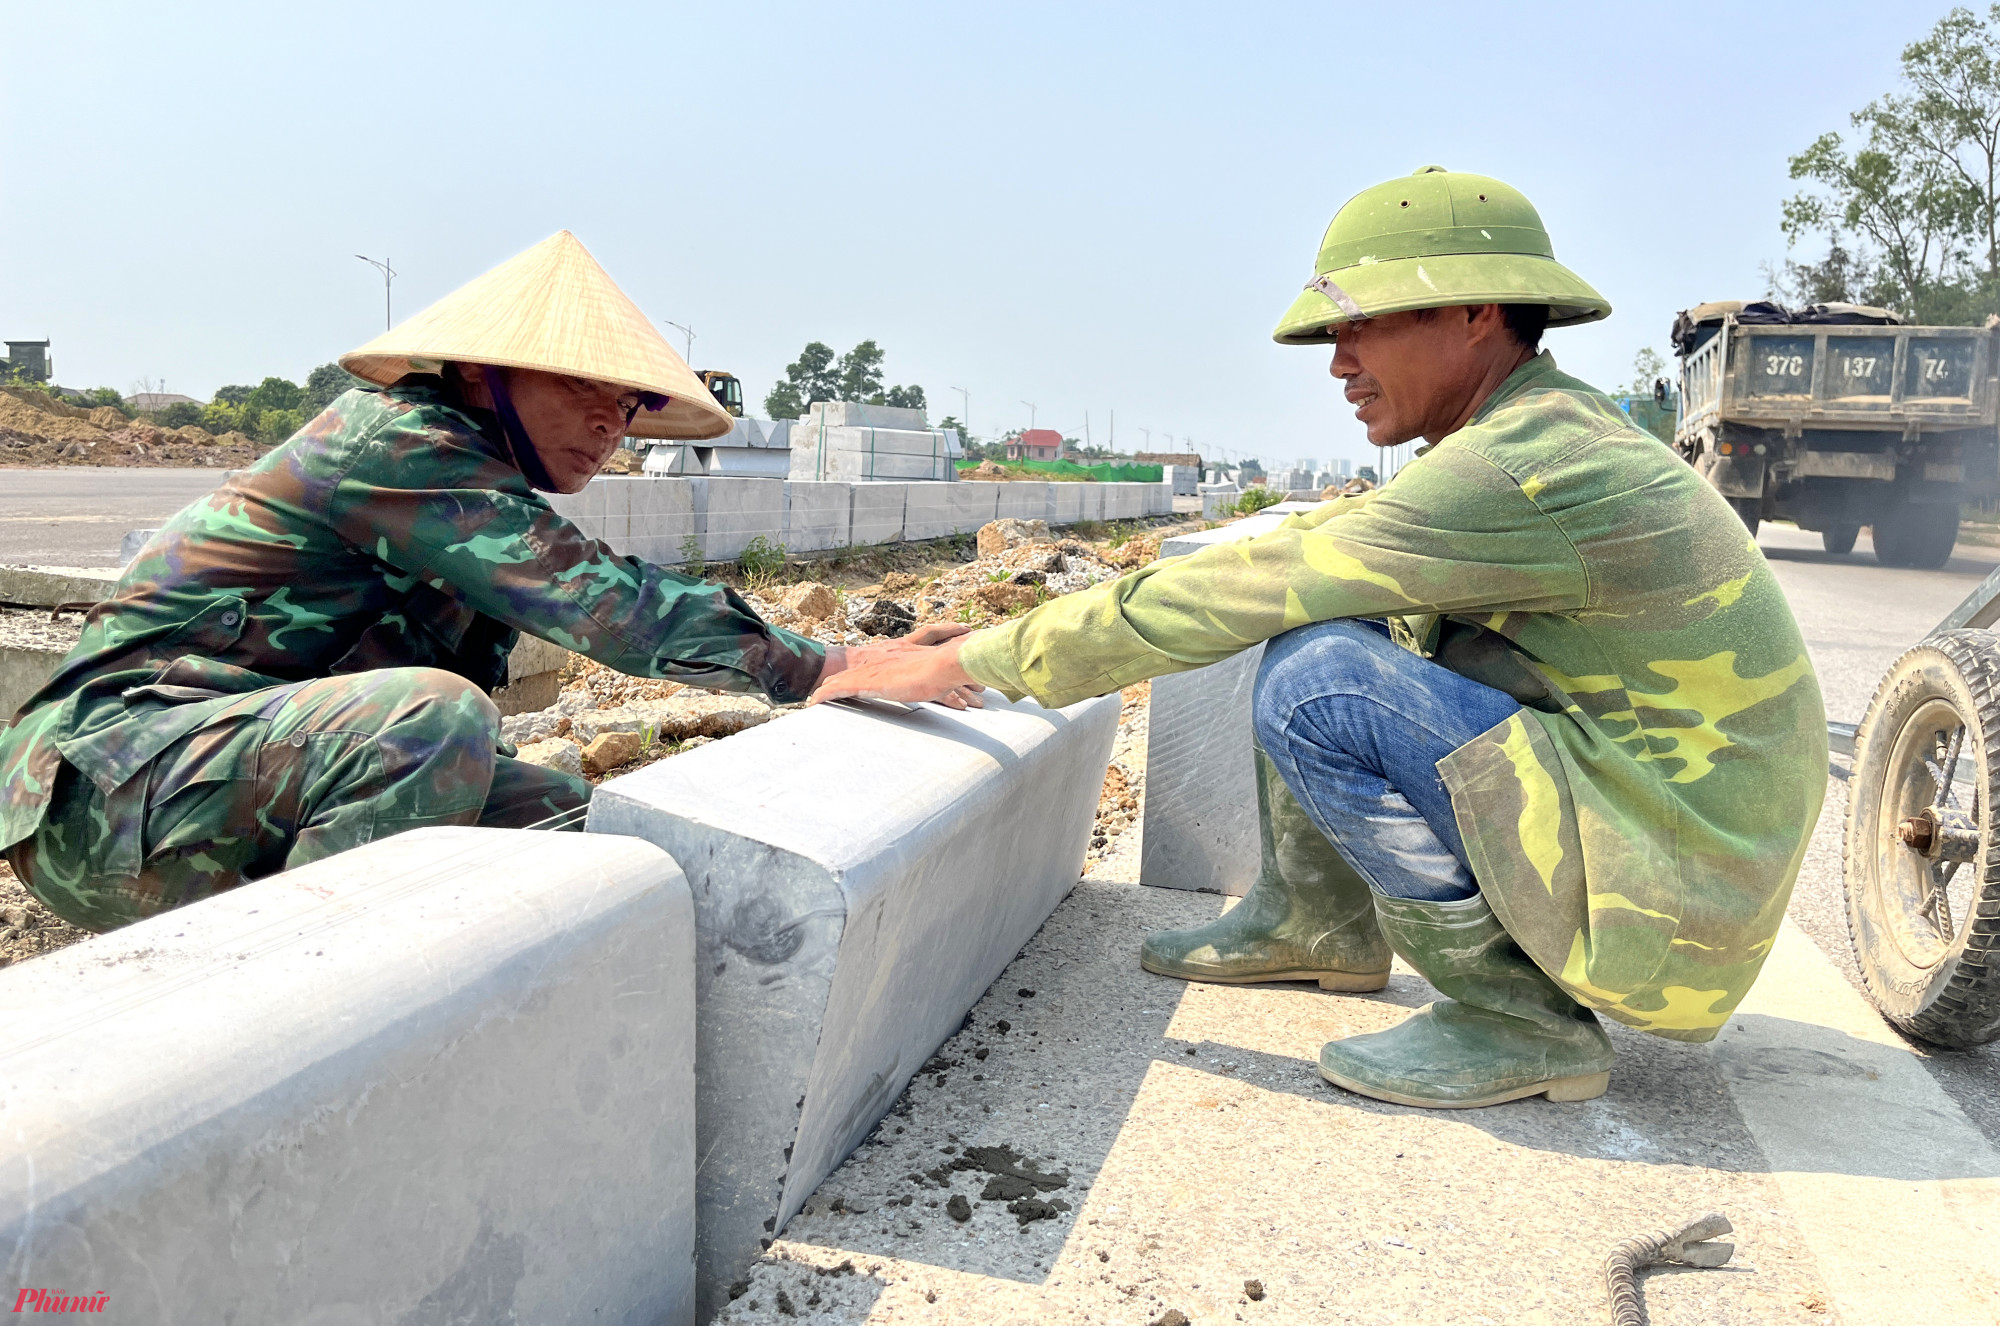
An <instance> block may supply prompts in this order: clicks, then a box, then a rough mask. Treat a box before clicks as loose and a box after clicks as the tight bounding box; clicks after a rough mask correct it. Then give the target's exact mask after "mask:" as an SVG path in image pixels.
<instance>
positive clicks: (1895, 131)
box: [1774, 4, 2000, 323]
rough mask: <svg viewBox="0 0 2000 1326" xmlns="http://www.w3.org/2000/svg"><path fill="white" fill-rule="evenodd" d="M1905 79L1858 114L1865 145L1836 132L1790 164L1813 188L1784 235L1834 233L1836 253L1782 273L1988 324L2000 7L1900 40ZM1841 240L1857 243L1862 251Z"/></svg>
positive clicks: (1997, 171)
mask: <svg viewBox="0 0 2000 1326" xmlns="http://www.w3.org/2000/svg"><path fill="white" fill-rule="evenodd" d="M1902 78H1903V82H1904V84H1905V86H1906V90H1905V91H1902V92H1897V93H1891V94H1889V95H1886V96H1882V97H1878V98H1877V99H1875V100H1874V101H1871V102H1869V103H1868V104H1867V105H1866V106H1864V107H1862V108H1861V109H1860V110H1858V111H1856V112H1854V114H1853V115H1851V116H1849V117H1848V118H1849V121H1850V123H1851V124H1852V126H1853V128H1854V130H1855V132H1856V137H1857V140H1858V145H1856V146H1852V147H1850V145H1849V144H1848V143H1847V142H1846V141H1844V140H1843V139H1842V138H1841V136H1840V135H1839V134H1837V133H1826V134H1822V135H1820V137H1819V138H1818V139H1817V140H1815V141H1814V142H1813V143H1812V145H1811V146H1809V147H1807V148H1806V150H1805V151H1803V152H1801V153H1799V154H1798V155H1797V156H1795V157H1792V158H1791V160H1790V167H1791V175H1792V178H1793V179H1795V180H1802V181H1806V182H1808V183H1809V184H1810V185H1811V186H1812V187H1811V188H1809V189H1808V190H1806V191H1803V192H1800V193H1798V194H1796V195H1794V196H1793V197H1791V198H1789V199H1787V200H1786V201H1785V203H1784V208H1783V213H1782V217H1781V221H1780V225H1781V228H1782V229H1783V231H1784V234H1785V239H1786V243H1787V245H1788V246H1796V245H1797V244H1798V243H1799V242H1800V241H1801V240H1802V239H1805V238H1806V237H1808V236H1812V235H1819V234H1824V235H1826V236H1827V240H1828V246H1829V247H1828V255H1827V258H1826V260H1825V261H1823V262H1820V263H1803V264H1796V263H1791V262H1789V261H1788V262H1787V265H1786V275H1785V280H1786V281H1787V282H1788V283H1789V284H1791V285H1792V287H1793V288H1794V290H1795V291H1796V292H1797V293H1827V292H1832V291H1839V292H1843V293H1846V294H1847V295H1848V296H1849V297H1850V298H1858V299H1861V300H1864V301H1866V302H1869V303H1879V304H1886V305H1888V306H1889V307H1891V308H1894V309H1896V310H1897V311H1899V312H1901V313H1903V314H1904V315H1905V316H1908V317H1911V318H1913V319H1915V320H1916V321H1919V322H1933V323H1950V322H1960V323H1970V322H1977V321H1980V320H1981V319H1983V318H1984V316H1985V315H1986V314H1987V313H1988V312H1992V311H1994V310H1995V309H1996V308H2000V4H1996V5H1992V6H1990V7H1989V8H1988V10H1987V12H1986V15H1985V17H1984V18H1981V17H1980V16H1979V15H1977V14H1975V13H1974V12H1973V11H1971V10H1969V9H1963V8H1960V9H1954V10H1952V11H1951V12H1950V13H1948V14H1946V15H1945V16H1944V17H1943V18H1941V19H1939V20H1938V22H1937V24H1936V26H1935V27H1933V28H1932V29H1931V31H1930V32H1929V34H1927V35H1926V36H1924V37H1923V38H1921V39H1920V40H1918V41H1914V42H1912V43H1910V44H1909V45H1908V46H1905V47H1904V48H1903V53H1902ZM1843 236H1851V237H1853V239H1854V240H1856V241H1858V242H1859V246H1860V247H1859V248H1858V249H1857V250H1856V251H1854V252H1853V253H1852V254H1851V255H1850V254H1848V253H1846V252H1845V251H1844V250H1843ZM1774 284H1776V283H1775V282H1774Z"/></svg>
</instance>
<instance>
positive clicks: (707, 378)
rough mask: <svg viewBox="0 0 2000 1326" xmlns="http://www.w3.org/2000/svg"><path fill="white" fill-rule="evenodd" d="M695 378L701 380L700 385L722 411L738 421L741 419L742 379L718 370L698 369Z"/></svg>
mask: <svg viewBox="0 0 2000 1326" xmlns="http://www.w3.org/2000/svg"><path fill="white" fill-rule="evenodd" d="M695 376H696V377H698V378H700V379H701V385H702V386H704V387H707V388H708V391H709V394H710V395H711V396H714V397H715V399H716V401H717V402H718V403H719V404H720V405H721V406H722V408H723V409H725V410H727V411H729V412H730V413H731V414H733V415H735V416H736V417H737V418H738V419H741V418H742V417H743V382H742V379H740V378H738V377H737V376H736V375H735V374H734V373H725V372H724V371H723V370H721V369H719V368H699V369H696V370H695Z"/></svg>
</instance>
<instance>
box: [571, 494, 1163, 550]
mask: <svg viewBox="0 0 2000 1326" xmlns="http://www.w3.org/2000/svg"><path fill="white" fill-rule="evenodd" d="M549 505H550V506H551V507H552V508H554V510H555V511H556V513H557V514H558V515H561V516H562V517H564V518H565V519H567V520H569V521H571V522H573V523H574V524H575V525H576V526H577V528H578V529H581V530H582V531H583V532H584V533H585V534H587V535H589V536H590V537H591V538H593V539H602V540H603V541H604V542H606V543H608V544H610V545H611V546H612V547H613V548H615V549H617V550H618V551H619V552H621V553H626V554H628V555H630V556H633V557H638V558H641V559H643V560H645V561H648V562H652V563H654V564H656V565H659V566H678V565H679V564H681V563H682V562H685V561H686V560H687V552H688V548H689V547H690V546H692V547H694V548H695V549H696V550H697V552H698V553H699V554H700V556H701V557H702V558H703V559H704V560H707V561H729V560H731V559H733V558H735V557H737V556H739V555H741V553H742V552H743V550H744V548H746V547H748V546H749V543H750V540H752V539H753V538H756V537H757V536H759V535H762V536H763V538H764V539H765V541H766V542H768V543H771V544H780V543H782V544H783V545H785V548H786V549H787V550H788V551H790V552H829V551H833V550H835V549H839V548H844V547H849V546H859V545H868V544H880V543H900V542H903V541H904V540H910V541H913V542H914V541H920V540H924V539H942V538H948V537H950V536H951V535H954V534H970V533H972V532H973V531H975V530H977V529H978V528H979V527H980V526H981V525H984V524H985V523H986V522H987V521H989V520H995V519H999V518H1002V517H1012V518H1014V519H1017V520H1046V521H1048V522H1049V524H1051V525H1058V526H1059V525H1074V524H1078V523H1080V522H1082V521H1092V520H1137V519H1141V518H1143V517H1147V516H1166V515H1172V514H1173V495H1172V493H1171V491H1170V486H1169V485H1167V484H1164V483H1039V482H1034V481H1032V480H1031V481H1026V482H1020V483H982V482H978V481H971V482H964V483H960V482H950V483H940V482H925V481H923V480H913V481H905V482H897V481H894V480H856V481H853V482H848V481H843V480H818V479H790V480H781V479H758V478H743V477H727V478H725V477H718V476H702V475H688V476H682V475H604V476H600V477H599V478H596V479H592V480H591V481H590V483H589V485H588V486H587V487H586V488H585V489H584V490H583V491H582V492H580V493H569V494H561V493H558V494H553V495H551V496H550V497H549ZM690 540H693V543H692V545H690V542H689V541H690Z"/></svg>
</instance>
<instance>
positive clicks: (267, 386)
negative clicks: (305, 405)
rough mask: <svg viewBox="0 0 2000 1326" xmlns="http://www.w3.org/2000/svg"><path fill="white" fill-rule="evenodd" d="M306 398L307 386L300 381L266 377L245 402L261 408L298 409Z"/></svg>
mask: <svg viewBox="0 0 2000 1326" xmlns="http://www.w3.org/2000/svg"><path fill="white" fill-rule="evenodd" d="M305 398H306V393H305V388H303V387H301V386H300V385H299V384H298V383H296V382H292V381H290V380H289V379H286V378H265V379H264V380H263V381H262V382H260V383H258V384H257V389H256V390H255V391H253V392H251V393H250V397H249V399H248V400H246V401H244V402H243V403H244V404H245V405H254V406H256V407H257V408H258V409H259V410H296V409H298V408H299V404H300V403H301V402H302V401H304V400H305Z"/></svg>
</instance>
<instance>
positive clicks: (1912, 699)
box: [1843, 630, 2000, 1049]
mask: <svg viewBox="0 0 2000 1326" xmlns="http://www.w3.org/2000/svg"><path fill="white" fill-rule="evenodd" d="M1933 700H1943V701H1945V702H1947V703H1949V704H1950V705H1951V706H1952V708H1953V709H1954V710H1956V711H1957V714H1958V717H1959V718H1960V719H1961V720H1962V721H1964V722H1965V724H1966V729H1967V730H1966V739H1965V745H1964V749H1963V752H1962V753H1961V754H1960V756H1959V758H1960V759H1961V760H1966V759H1970V760H1972V761H1974V769H1975V772H1976V774H1977V776H1978V786H1979V804H1980V806H1981V807H1982V808H1987V809H1986V818H1987V824H1988V830H1987V833H1986V837H1985V841H1984V842H1983V843H1982V844H1981V845H1980V853H1979V856H1978V857H1977V858H1975V859H1974V860H1972V861H1968V862H1967V863H1966V864H1965V866H1964V867H1962V869H1963V870H1975V869H1976V870H1977V871H1978V872H1979V873H1978V875H1977V876H1976V877H1975V883H1974V888H1973V890H1972V897H1971V901H1970V902H1969V904H1968V907H1969V910H1970V911H1971V913H1972V916H1971V919H1970V920H1969V921H1964V922H1962V923H1961V927H1960V929H1959V932H1958V934H1957V935H1956V936H1955V937H1954V938H1953V940H1952V942H1951V943H1950V944H1949V945H1947V946H1945V947H1944V949H1943V952H1942V954H1941V955H1940V956H1938V957H1937V959H1936V960H1935V961H1934V962H1931V963H1929V964H1928V965H1926V964H1923V963H1919V962H1917V961H1914V960H1912V958H1911V957H1910V956H1909V955H1908V954H1907V953H1906V952H1905V951H1904V949H1903V947H1902V946H1901V945H1900V944H1899V943H1898V942H1897V940H1896V934H1897V929H1898V926H1897V922H1898V919H1899V917H1900V918H1902V919H1904V920H1905V921H1906V923H1908V924H1913V925H1914V924H1918V923H1916V922H1913V921H1909V920H1908V917H1907V913H1906V912H1905V910H1904V908H1903V907H1902V906H1900V905H1898V904H1897V903H1896V902H1895V901H1894V900H1893V899H1890V898H1888V897H1886V896H1885V890H1884V887H1883V878H1882V871H1881V865H1882V863H1883V861H1884V859H1885V857H1889V858H1891V859H1893V854H1894V853H1900V852H1906V851H1908V850H1909V849H1907V848H1905V847H1904V846H1903V845H1902V844H1901V843H1900V842H1897V841H1896V840H1895V838H1894V836H1893V834H1894V830H1895V826H1894V825H1893V824H1884V823H1882V822H1881V820H1882V813H1883V812H1882V803H1883V800H1884V790H1885V786H1886V783H1887V779H1888V776H1889V774H1890V772H1891V771H1890V770H1889V769H1888V767H1887V765H1888V762H1889V759H1890V757H1891V754H1892V752H1893V750H1894V747H1895V745H1896V737H1897V735H1898V734H1899V733H1900V732H1901V731H1902V730H1903V729H1904V727H1905V725H1906V724H1907V722H1908V720H1909V718H1910V717H1911V716H1912V715H1913V714H1915V713H1916V712H1917V710H1918V709H1919V708H1921V707H1922V706H1923V705H1925V704H1927V703H1929V702H1930V701H1933ZM1996 791H2000V637H1996V636H1995V635H1994V633H1993V632H1991V631H1981V630H1967V631H1947V632H1945V633H1943V634H1941V635H1936V636H1932V637H1931V638H1930V639H1928V640H1925V641H1924V642H1923V643H1921V644H1919V645H1916V646H1915V647H1914V648H1912V649H1910V650H1908V651H1907V652H1906V653H1904V655H1903V656H1902V657H1901V658H1899V659H1897V660H1896V662H1895V663H1894V664H1893V665H1892V666H1891V667H1890V668H1889V671H1888V674H1887V675H1886V676H1884V677H1883V678H1882V684H1881V685H1880V686H1878V687H1877V688H1876V690H1875V696H1874V698H1873V699H1872V700H1870V701H1869V702H1868V713H1867V716H1866V717H1864V718H1863V719H1862V720H1861V725H1860V727H1859V729H1858V730H1857V731H1856V733H1855V741H1854V772H1853V774H1852V776H1851V777H1850V778H1849V780H1848V784H1847V831H1846V837H1845V844H1844V862H1843V866H1844V869H1843V874H1844V882H1845V886H1846V893H1847V927H1848V938H1849V940H1850V941H1851V942H1852V944H1853V946H1854V958H1855V962H1856V963H1857V964H1858V965H1859V967H1860V969H1861V977H1862V981H1863V983H1864V984H1865V985H1866V987H1867V990H1868V995H1869V998H1871V999H1872V1000H1873V1001H1874V1003H1875V1006H1876V1008H1878V1009H1880V1010H1881V1012H1882V1016H1883V1017H1885V1018H1887V1019H1888V1021H1889V1023H1890V1025H1891V1026H1894V1027H1895V1028H1896V1029H1897V1030H1898V1031H1901V1032H1902V1033H1904V1034H1905V1035H1907V1036H1913V1037H1915V1038H1917V1039H1918V1040H1924V1041H1929V1042H1931V1043H1932V1044H1934V1045H1942V1046H1948V1047H1951V1048H1954V1049H1963V1048H1966V1047H1969V1046H1974V1045H1984V1044H1986V1043H1987V1042H1989V1041H1992V1040H1995V1039H2000V832H1994V827H1995V826H1996V825H2000V821H1996V820H1995V819H1994V817H1993V815H1992V811H1991V809H1990V807H1991V806H1992V801H1991V797H1992V796H1993V794H1994V793H1995V792H1996Z"/></svg>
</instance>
